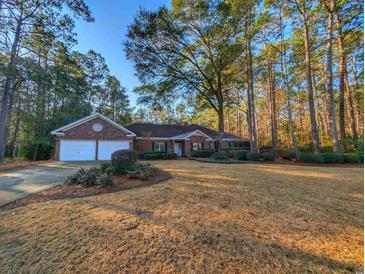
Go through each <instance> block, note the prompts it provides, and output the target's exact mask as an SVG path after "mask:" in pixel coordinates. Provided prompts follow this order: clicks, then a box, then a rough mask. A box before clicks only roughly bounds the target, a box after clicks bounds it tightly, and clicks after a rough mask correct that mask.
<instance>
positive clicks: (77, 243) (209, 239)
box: [0, 160, 364, 273]
mask: <svg viewBox="0 0 365 274" xmlns="http://www.w3.org/2000/svg"><path fill="white" fill-rule="evenodd" d="M154 164H155V165H156V166H158V167H160V168H162V169H164V170H166V171H169V172H170V173H171V174H172V175H173V177H174V178H173V179H170V180H168V181H165V182H162V183H159V184H156V185H153V186H149V187H142V188H136V189H131V190H126V191H120V192H114V193H109V194H103V195H98V196H91V197H87V198H77V199H76V198H75V199H64V200H53V201H48V202H43V203H35V204H31V205H27V206H23V207H18V208H16V209H12V210H2V211H0V269H2V271H1V272H5V273H18V272H32V273H36V272H37V273H48V272H59V273H67V272H68V273H74V272H89V273H103V272H109V273H111V272H129V273H146V272H147V273H148V272H150V273H156V272H164V273H165V272H171V273H172V272H180V273H182V272H184V273H203V272H210V273H239V272H250V273H260V272H261V273H274V272H354V271H356V270H360V269H361V268H362V267H363V255H364V254H363V236H364V233H363V224H364V219H363V201H364V200H363V168H336V167H310V166H289V165H275V164H241V165H220V164H212V163H201V162H196V161H188V160H170V161H156V162H154Z"/></svg>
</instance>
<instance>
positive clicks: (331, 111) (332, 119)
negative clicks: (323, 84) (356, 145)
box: [326, 1, 340, 153]
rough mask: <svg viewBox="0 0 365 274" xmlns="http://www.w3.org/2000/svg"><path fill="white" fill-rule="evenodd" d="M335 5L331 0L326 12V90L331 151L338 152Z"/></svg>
mask: <svg viewBox="0 0 365 274" xmlns="http://www.w3.org/2000/svg"><path fill="white" fill-rule="evenodd" d="M334 7H335V3H334V1H331V7H330V9H329V12H328V23H327V69H326V74H327V92H328V97H329V105H328V118H329V123H330V126H331V134H332V143H333V152H335V153H338V152H339V151H340V145H339V142H338V135H337V120H336V108H335V96H334V92H333V71H332V66H333V64H332V38H333V10H334Z"/></svg>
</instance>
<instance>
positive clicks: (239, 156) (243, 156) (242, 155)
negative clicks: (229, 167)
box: [230, 149, 250, 160]
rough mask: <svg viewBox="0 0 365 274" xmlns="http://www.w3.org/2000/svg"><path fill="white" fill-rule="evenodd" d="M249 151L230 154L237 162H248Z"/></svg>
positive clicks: (237, 151) (236, 151)
mask: <svg viewBox="0 0 365 274" xmlns="http://www.w3.org/2000/svg"><path fill="white" fill-rule="evenodd" d="M249 152H250V151H249V150H244V149H242V150H233V151H231V153H230V154H232V157H233V158H234V159H236V160H247V153H249Z"/></svg>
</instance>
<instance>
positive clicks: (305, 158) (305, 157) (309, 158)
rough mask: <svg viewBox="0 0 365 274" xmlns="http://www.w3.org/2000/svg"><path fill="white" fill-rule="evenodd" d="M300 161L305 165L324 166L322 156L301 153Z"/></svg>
mask: <svg viewBox="0 0 365 274" xmlns="http://www.w3.org/2000/svg"><path fill="white" fill-rule="evenodd" d="M299 161H300V162H303V163H315V164H324V159H323V157H322V155H320V154H315V153H300V154H299Z"/></svg>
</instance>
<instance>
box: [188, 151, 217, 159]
mask: <svg viewBox="0 0 365 274" xmlns="http://www.w3.org/2000/svg"><path fill="white" fill-rule="evenodd" d="M213 153H215V149H199V150H195V151H193V152H192V153H191V156H192V157H198V158H209V157H210V156H212V155H213Z"/></svg>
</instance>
